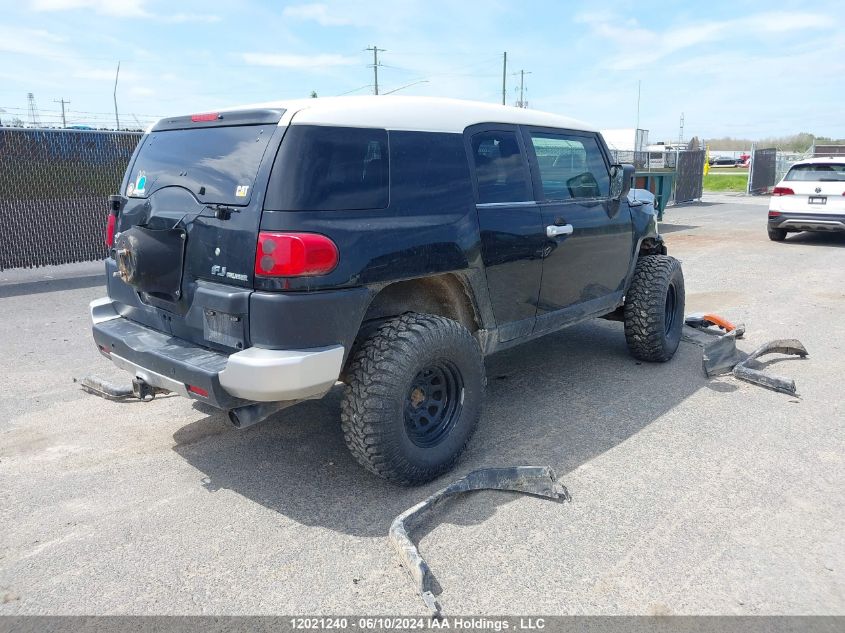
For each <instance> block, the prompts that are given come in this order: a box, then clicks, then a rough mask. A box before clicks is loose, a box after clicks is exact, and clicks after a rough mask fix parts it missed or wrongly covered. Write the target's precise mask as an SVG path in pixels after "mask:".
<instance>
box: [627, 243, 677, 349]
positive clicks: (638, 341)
mask: <svg viewBox="0 0 845 633" xmlns="http://www.w3.org/2000/svg"><path fill="white" fill-rule="evenodd" d="M684 299H685V296H684V273H683V271H682V270H681V262H679V261H678V260H677V259H675V258H674V257H669V256H668V255H646V256H643V257H640V258H639V260H638V261H637V267H636V269H635V270H634V278H633V280H632V281H631V287H630V288H629V289H628V293H627V295H626V296H625V310H624V316H625V319H624V320H625V339H626V340H627V342H628V349H629V350H630V351H631V354H632V355H633V356H634V357H635V358H638V359H639V360H644V361H649V362H658V363H662V362H666V361H667V360H669V359H671V358H672V356H674V355H675V351H676V350H677V349H678V344H679V343H680V342H681V328H682V327H683V324H684Z"/></svg>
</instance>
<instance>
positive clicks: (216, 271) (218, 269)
mask: <svg viewBox="0 0 845 633" xmlns="http://www.w3.org/2000/svg"><path fill="white" fill-rule="evenodd" d="M211 274H212V275H216V276H217V277H226V278H227V279H236V280H238V281H249V277H247V276H246V275H244V274H243V273H233V272H229V271H228V270H226V267H225V266H220V265H218V264H214V266H212V267H211Z"/></svg>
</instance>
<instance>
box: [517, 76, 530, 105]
mask: <svg viewBox="0 0 845 633" xmlns="http://www.w3.org/2000/svg"><path fill="white" fill-rule="evenodd" d="M530 74H531V71H528V70H520V71H519V72H518V73H514V75H519V101H517V102H516V107H517V108H527V107H528V102H527V101H525V75H530Z"/></svg>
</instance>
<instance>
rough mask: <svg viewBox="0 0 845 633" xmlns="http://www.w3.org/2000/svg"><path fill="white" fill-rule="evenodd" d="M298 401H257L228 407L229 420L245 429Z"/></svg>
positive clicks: (237, 426)
mask: <svg viewBox="0 0 845 633" xmlns="http://www.w3.org/2000/svg"><path fill="white" fill-rule="evenodd" d="M297 402H298V401H297V400H293V401H290V402H259V403H256V404H248V405H246V406H245V407H238V408H237V409H229V411H227V413H228V415H229V421H230V422H231V423H232V424H233V425H234V426H235V427H236V428H239V429H245V428H247V427H249V426H252V425H253V424H258V423H259V422H261V421H263V420H266V419H267V418H269V417H270V416H271V415H273V414H274V413H276V412H278V411H281V410H282V409H287V408H288V407H289V406H291V405H293V404H296V403H297Z"/></svg>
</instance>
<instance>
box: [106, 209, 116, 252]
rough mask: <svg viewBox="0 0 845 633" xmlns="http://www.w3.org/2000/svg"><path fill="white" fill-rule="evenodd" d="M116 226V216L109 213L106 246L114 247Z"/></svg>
mask: <svg viewBox="0 0 845 633" xmlns="http://www.w3.org/2000/svg"><path fill="white" fill-rule="evenodd" d="M116 224H117V216H116V215H115V214H114V213H112V212H111V211H109V219H108V222H106V246H108V247H109V248H111V247H112V246H114V227H115V225H116Z"/></svg>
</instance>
